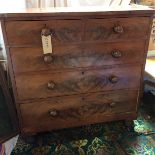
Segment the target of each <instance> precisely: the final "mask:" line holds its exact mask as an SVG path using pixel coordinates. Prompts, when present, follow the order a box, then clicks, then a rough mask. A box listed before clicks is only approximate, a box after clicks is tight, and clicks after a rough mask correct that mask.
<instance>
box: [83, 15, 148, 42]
mask: <svg viewBox="0 0 155 155" xmlns="http://www.w3.org/2000/svg"><path fill="white" fill-rule="evenodd" d="M149 25H150V19H149V18H147V17H138V18H137V17H135V18H115V19H96V20H93V19H92V20H88V21H87V24H86V38H85V39H86V40H88V41H111V40H129V39H136V38H137V39H139V38H141V39H142V38H147V37H148V36H147V35H148V34H149V33H148V31H149Z"/></svg>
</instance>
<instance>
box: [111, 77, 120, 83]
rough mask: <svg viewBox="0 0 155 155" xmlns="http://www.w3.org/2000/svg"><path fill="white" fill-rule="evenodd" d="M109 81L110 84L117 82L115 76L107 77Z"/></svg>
mask: <svg viewBox="0 0 155 155" xmlns="http://www.w3.org/2000/svg"><path fill="white" fill-rule="evenodd" d="M109 81H110V82H111V83H117V82H118V77H117V76H114V75H113V76H110V77H109Z"/></svg>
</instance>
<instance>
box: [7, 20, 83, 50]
mask: <svg viewBox="0 0 155 155" xmlns="http://www.w3.org/2000/svg"><path fill="white" fill-rule="evenodd" d="M44 28H47V29H49V30H50V34H51V36H52V43H53V44H54V45H55V44H64V43H68V44H70V43H77V42H79V41H81V40H82V34H83V32H82V29H83V24H82V22H81V20H50V21H9V22H6V32H7V36H8V42H9V45H10V46H22V47H25V46H39V47H41V46H42V42H41V32H42V30H43V29H44Z"/></svg>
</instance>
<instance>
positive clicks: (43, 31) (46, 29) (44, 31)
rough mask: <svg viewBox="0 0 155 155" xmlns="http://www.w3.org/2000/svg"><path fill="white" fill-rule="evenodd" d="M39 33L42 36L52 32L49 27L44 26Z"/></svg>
mask: <svg viewBox="0 0 155 155" xmlns="http://www.w3.org/2000/svg"><path fill="white" fill-rule="evenodd" d="M41 34H42V35H43V36H46V37H47V36H49V35H51V34H52V33H51V30H50V29H48V28H44V29H42V31H41Z"/></svg>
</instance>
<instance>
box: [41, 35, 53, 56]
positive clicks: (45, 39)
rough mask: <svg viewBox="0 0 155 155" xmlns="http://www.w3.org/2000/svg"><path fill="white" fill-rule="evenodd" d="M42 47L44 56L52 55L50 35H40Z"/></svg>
mask: <svg viewBox="0 0 155 155" xmlns="http://www.w3.org/2000/svg"><path fill="white" fill-rule="evenodd" d="M42 46H43V52H44V54H48V53H52V52H53V51H52V39H51V35H48V36H44V35H42Z"/></svg>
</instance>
